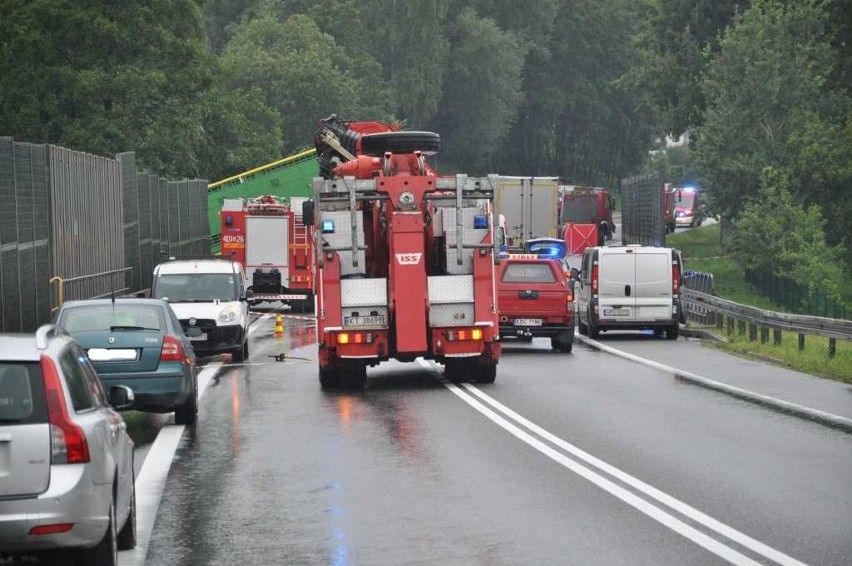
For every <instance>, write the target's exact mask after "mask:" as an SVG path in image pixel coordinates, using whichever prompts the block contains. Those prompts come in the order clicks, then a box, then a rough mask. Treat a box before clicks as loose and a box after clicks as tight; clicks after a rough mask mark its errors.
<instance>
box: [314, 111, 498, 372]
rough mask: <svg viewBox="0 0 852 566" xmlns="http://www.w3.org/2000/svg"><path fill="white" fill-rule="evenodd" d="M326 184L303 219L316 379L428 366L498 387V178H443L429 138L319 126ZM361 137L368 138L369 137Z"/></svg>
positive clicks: (345, 125) (317, 185)
mask: <svg viewBox="0 0 852 566" xmlns="http://www.w3.org/2000/svg"><path fill="white" fill-rule="evenodd" d="M321 124H322V128H321V131H320V133H319V134H318V135H317V137H316V140H315V141H316V144H317V155H318V156H320V159H321V160H322V161H321V163H320V171H321V172H323V173H324V176H322V177H318V178H316V179H315V180H314V183H313V187H314V198H313V200H312V201H308V202H306V203H305V205H304V208H303V216H304V218H305V223H306V224H307V225H309V226H311V234H312V238H313V240H314V249H315V253H316V261H315V267H316V289H315V291H316V300H317V341H318V344H319V355H318V358H319V380H320V384H321V385H322V387H324V388H333V387H340V386H349V387H356V388H361V387H363V386H364V385H365V384H366V381H367V367H368V366H375V365H377V364H379V363H380V362H382V361H385V360H390V359H396V360H399V361H414V360H415V359H416V358H418V357H423V358H425V359H432V360H435V361H437V362H439V363H443V364H444V366H445V372H444V373H445V376H447V377H448V378H449V379H451V380H466V379H470V380H473V381H478V382H480V383H492V382H494V380H495V377H496V375H497V362H498V359H499V355H500V344H499V342H498V338H499V323H498V313H497V293H496V285H495V263H496V262H498V261H499V259H498V253H497V249H496V244H495V241H494V238H493V229H494V226H495V225H496V222H495V214H494V211H493V207H492V206H493V200H494V192H495V189H496V187H497V185H498V177H497V176H496V175H492V176H488V177H485V178H471V177H467V176H466V175H457V176H455V177H442V176H439V175H438V174H437V173H436V171H435V170H434V169H433V168H432V167H431V166H430V165H429V164H428V163H427V161H426V156H427V154H429V153H433V152H436V151H437V150H438V149H439V148H440V137H439V136H438V134H435V133H432V132H411V131H394V128H393V127H391V126H386V127H385V128H384V131H378V132H377V129H378V130H380V128H378V127H377V125H376V123H374V122H365V123H362V122H347V121H342V120H338V119H337V118H336V117H335V116H332V117H330V118H328V119H326V120H323V121H322V122H321ZM365 132H366V133H365Z"/></svg>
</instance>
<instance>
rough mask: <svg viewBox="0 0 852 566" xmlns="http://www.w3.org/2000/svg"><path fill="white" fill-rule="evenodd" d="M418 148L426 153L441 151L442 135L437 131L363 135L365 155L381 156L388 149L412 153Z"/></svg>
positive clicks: (362, 143) (362, 146)
mask: <svg viewBox="0 0 852 566" xmlns="http://www.w3.org/2000/svg"><path fill="white" fill-rule="evenodd" d="M418 150H419V151H422V152H423V153H425V154H430V153H437V152H439V151H441V136H440V135H438V134H436V133H435V132H383V133H379V134H367V135H365V136H362V137H361V153H363V154H364V155H372V156H374V157H381V156H383V155H384V154H385V152H386V151H389V152H391V153H412V152H414V151H418Z"/></svg>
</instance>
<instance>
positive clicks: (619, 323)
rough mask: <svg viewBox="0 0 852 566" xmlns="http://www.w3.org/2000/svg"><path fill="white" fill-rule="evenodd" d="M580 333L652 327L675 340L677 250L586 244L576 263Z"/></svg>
mask: <svg viewBox="0 0 852 566" xmlns="http://www.w3.org/2000/svg"><path fill="white" fill-rule="evenodd" d="M579 280H580V284H579V285H578V286H577V287H576V288H575V294H576V295H577V316H578V318H577V320H578V322H579V328H580V334H584V335H588V336H590V337H592V338H597V337H598V335H599V333H600V332H601V331H607V330H646V329H653V330H654V332H655V333H656V334H658V335H661V334H663V333H665V335H666V338H668V339H670V340H675V339H677V336H678V321H679V320H680V318H681V303H680V288H681V284H682V283H683V260H682V258H681V254H680V252H679V251H678V250H675V249H672V248H658V247H652V246H638V245H628V246H609V247H594V248H587V249H586V251H585V253H584V254H583V260H582V264H581V267H580V278H579Z"/></svg>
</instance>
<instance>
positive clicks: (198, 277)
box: [151, 256, 252, 362]
mask: <svg viewBox="0 0 852 566" xmlns="http://www.w3.org/2000/svg"><path fill="white" fill-rule="evenodd" d="M246 289H247V285H246V274H245V271H244V270H243V266H242V265H241V264H240V263H239V262H236V261H232V260H230V259H227V258H221V257H218V256H209V257H203V258H169V260H168V261H164V262H163V263H160V264H159V265H157V267H156V268H155V269H154V281H153V283H152V285H151V296H152V297H156V298H158V299H165V300H166V301H168V302H169V304H170V305H171V307H172V310H174V312H175V314H176V315H177V317H178V319H179V320H180V324H181V326H182V327H183V331H184V334H186V336H187V338H189V339H190V341H192V346H193V349H194V350H195V352H196V353H197V354H198V355H199V356H206V355H211V354H221V353H230V354H232V355H233V357H234V361H237V362H241V361H244V360H245V359H247V358H248V356H249V348H248V326H249V308H248V299H250V298H251V296H252V293H251V291H247V290H246Z"/></svg>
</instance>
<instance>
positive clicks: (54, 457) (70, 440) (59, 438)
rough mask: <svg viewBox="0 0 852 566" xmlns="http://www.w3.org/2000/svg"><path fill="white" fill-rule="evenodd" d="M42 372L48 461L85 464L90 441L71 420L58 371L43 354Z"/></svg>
mask: <svg viewBox="0 0 852 566" xmlns="http://www.w3.org/2000/svg"><path fill="white" fill-rule="evenodd" d="M41 373H42V375H43V376H44V394H45V398H46V399H47V419H48V421H49V422H50V463H51V464H85V463H86V462H88V461H89V442H88V441H87V440H86V435H85V434H83V429H82V428H80V426H79V425H77V424H76V423H75V422H74V421H72V420H71V418H70V416H69V413H68V407H67V406H66V404H65V393H64V392H63V391H62V382H61V381H60V380H59V372H58V371H57V370H56V365H55V364H54V363H53V360H51V359H50V358H48V357H46V356H42V357H41Z"/></svg>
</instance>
